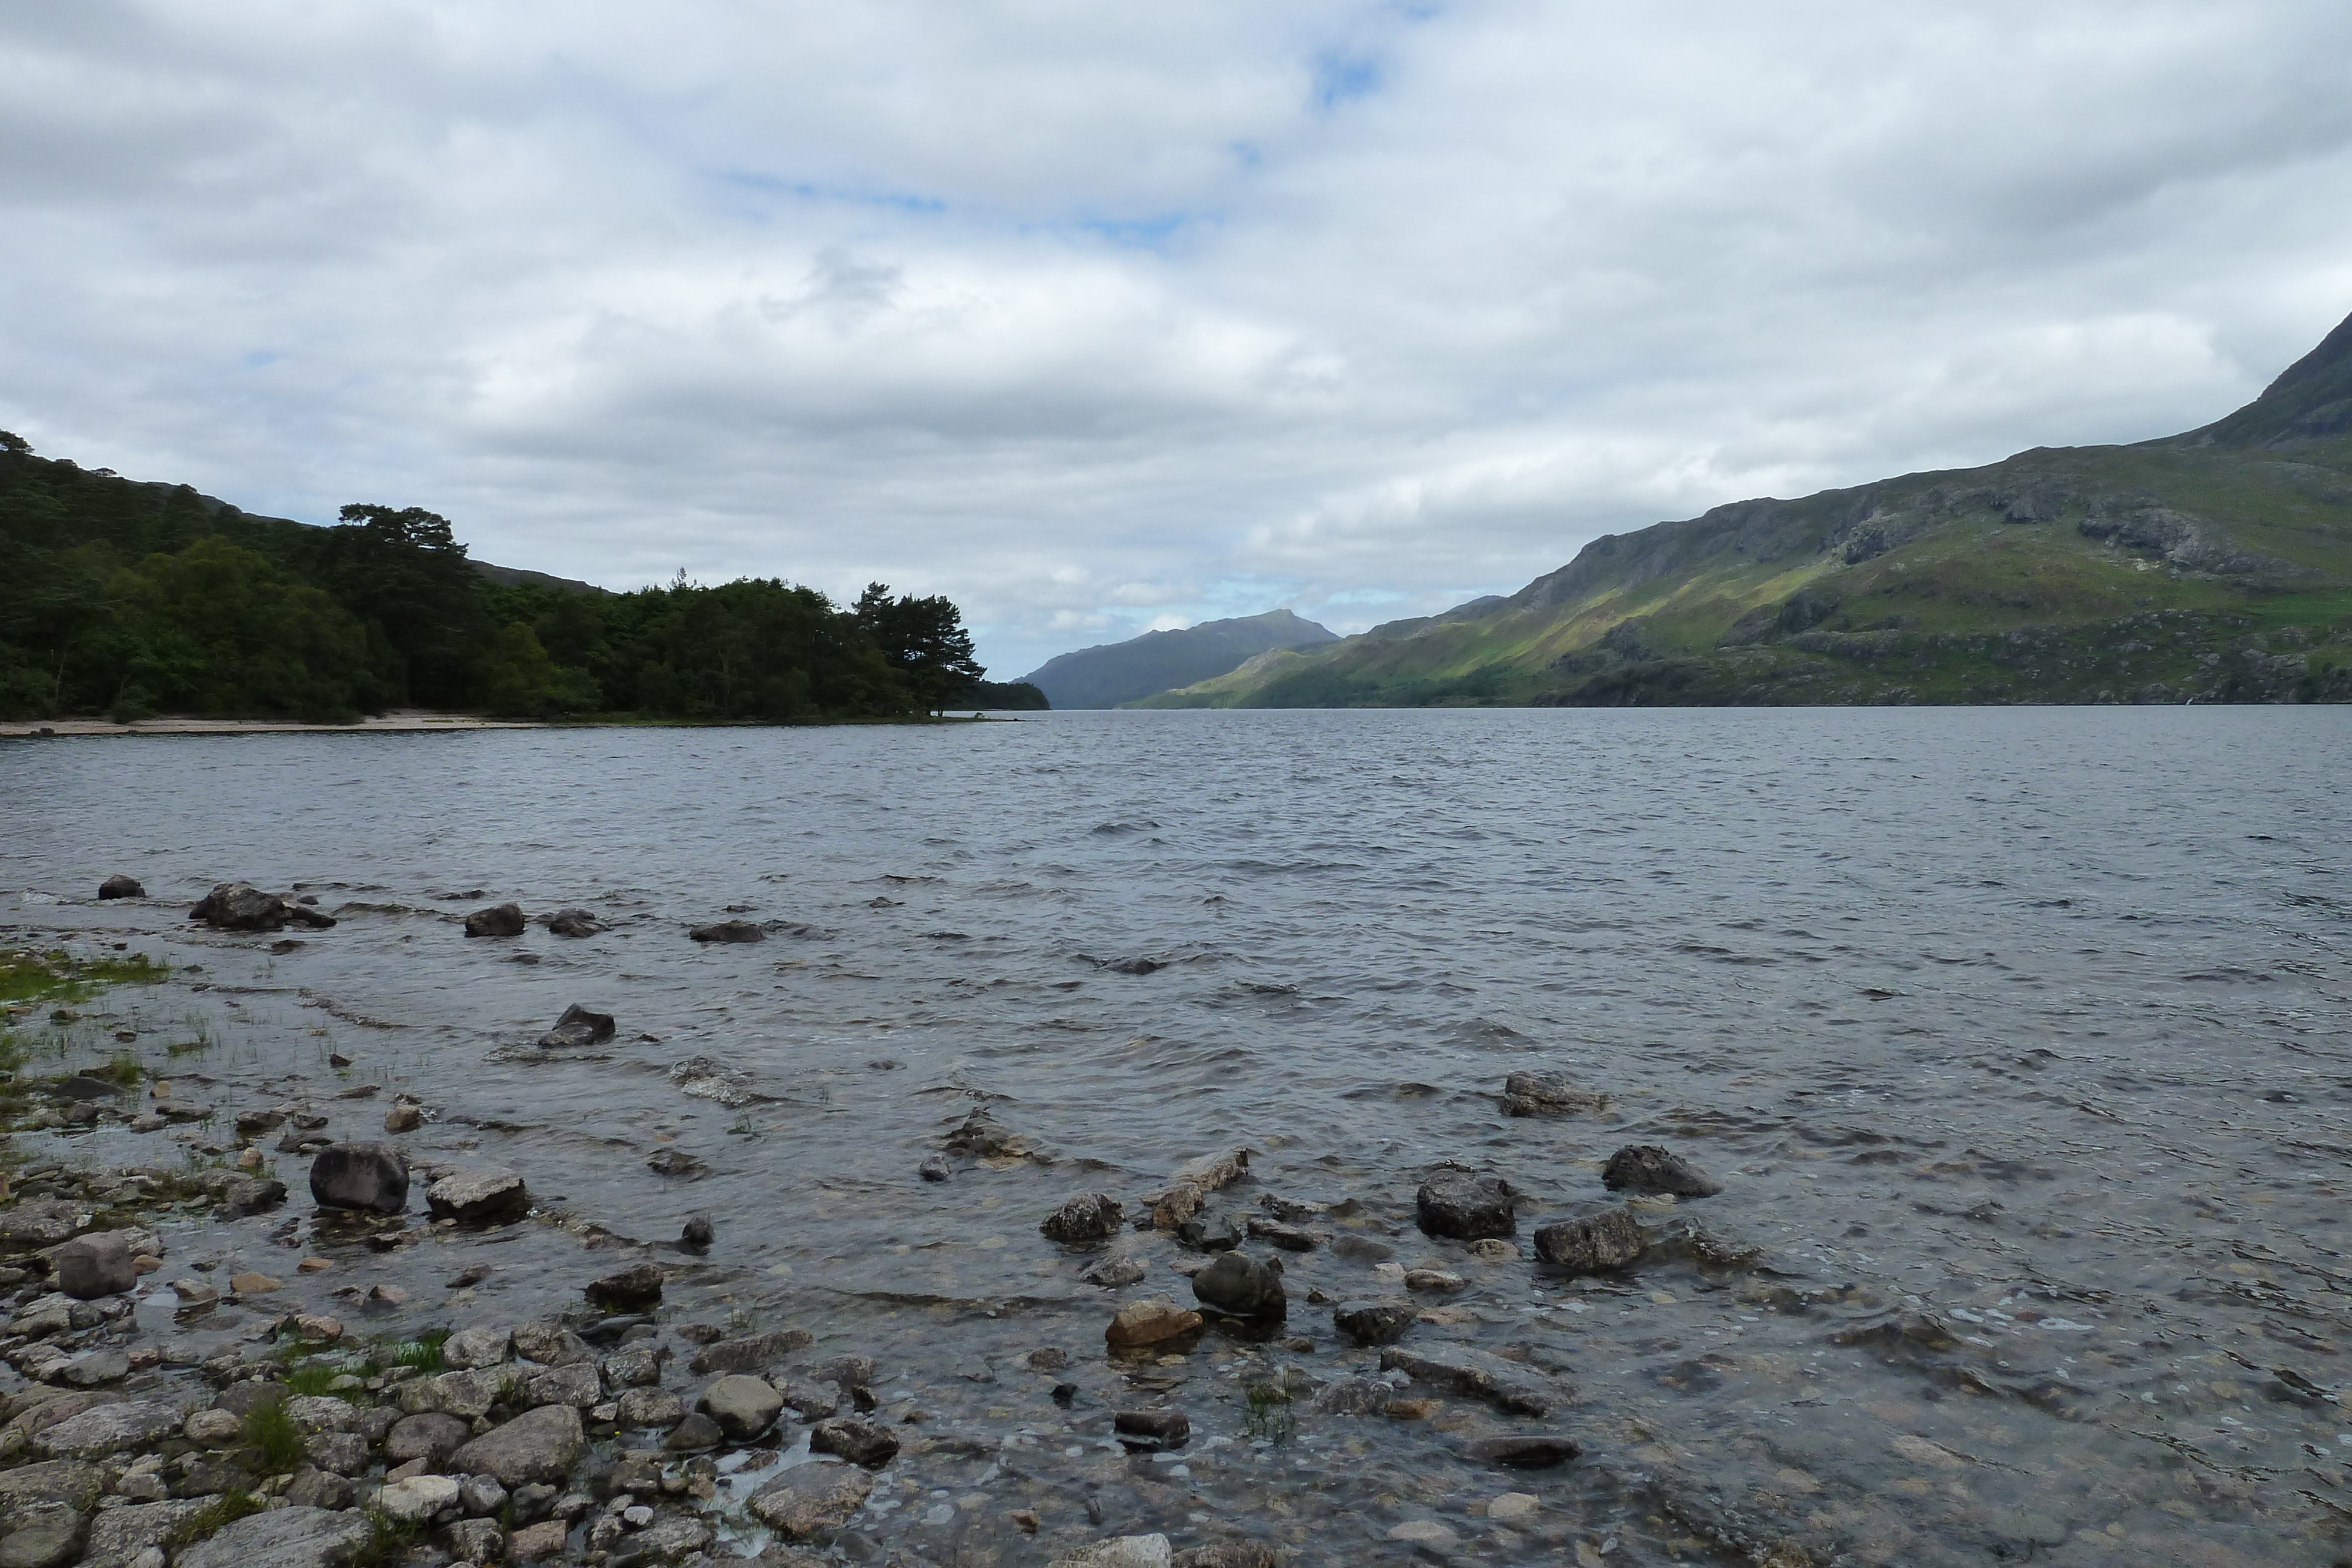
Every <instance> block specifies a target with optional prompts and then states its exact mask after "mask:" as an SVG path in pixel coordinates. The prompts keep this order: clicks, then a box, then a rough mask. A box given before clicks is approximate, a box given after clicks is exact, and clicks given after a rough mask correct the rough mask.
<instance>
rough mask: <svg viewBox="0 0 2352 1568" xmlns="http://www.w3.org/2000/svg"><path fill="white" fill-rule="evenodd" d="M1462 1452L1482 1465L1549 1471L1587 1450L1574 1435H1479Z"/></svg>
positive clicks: (1578, 1456)
mask: <svg viewBox="0 0 2352 1568" xmlns="http://www.w3.org/2000/svg"><path fill="white" fill-rule="evenodd" d="M1463 1451H1464V1452H1465V1453H1466V1454H1468V1455H1469V1456H1470V1457H1471V1458H1474V1459H1475V1460H1477V1461H1478V1462H1479V1463H1480V1464H1482V1465H1500V1466H1502V1467H1503V1468H1505V1469H1513V1470H1548V1469H1553V1468H1554V1467H1555V1466H1559V1465H1564V1464H1566V1463H1568V1462H1569V1461H1570V1459H1573V1458H1580V1457H1581V1456H1582V1455H1583V1453H1584V1449H1583V1448H1581V1447H1580V1446H1579V1445H1578V1444H1577V1443H1576V1441H1575V1440H1574V1439H1573V1438H1570V1437H1557V1436H1553V1435H1550V1434H1543V1433H1534V1434H1526V1435H1521V1436H1516V1437H1480V1438H1477V1439H1475V1441H1473V1442H1471V1443H1470V1444H1469V1445H1468V1446H1467V1447H1466V1448H1465V1449H1464V1450H1463Z"/></svg>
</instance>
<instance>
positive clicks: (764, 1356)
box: [687, 1329, 816, 1376]
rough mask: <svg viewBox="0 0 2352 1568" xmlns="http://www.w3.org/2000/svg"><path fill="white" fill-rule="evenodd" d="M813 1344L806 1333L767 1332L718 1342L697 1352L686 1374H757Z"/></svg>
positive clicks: (810, 1336) (772, 1330) (804, 1330)
mask: <svg viewBox="0 0 2352 1568" xmlns="http://www.w3.org/2000/svg"><path fill="white" fill-rule="evenodd" d="M814 1343H816V1341H815V1339H814V1336H812V1335H811V1334H810V1333H809V1332H808V1331H807V1330H806V1329H770V1330H768V1331H767V1332H766V1333H755V1334H745V1335H744V1336H743V1337H741V1338H740V1339H722V1340H719V1341H717V1342H716V1343H711V1344H706V1345H704V1346H703V1347H702V1348H701V1350H699V1351H698V1352H697V1353H696V1354H695V1357H694V1359H693V1360H692V1361H690V1362H688V1364H687V1370H688V1371H689V1372H692V1373H695V1374H697V1375H705V1376H707V1375H709V1374H711V1373H714V1372H758V1371H760V1370H761V1368H763V1367H769V1366H773V1365H774V1364H776V1363H777V1362H780V1361H782V1359H783V1358H784V1357H786V1356H788V1355H790V1354H793V1352H794V1351H796V1350H806V1349H807V1348H808V1347H809V1346H810V1345H812V1344H814Z"/></svg>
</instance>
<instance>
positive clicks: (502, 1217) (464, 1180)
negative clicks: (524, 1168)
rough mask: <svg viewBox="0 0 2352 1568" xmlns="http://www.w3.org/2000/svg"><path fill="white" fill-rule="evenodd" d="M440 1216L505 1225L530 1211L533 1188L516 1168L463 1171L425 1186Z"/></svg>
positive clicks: (462, 1222)
mask: <svg viewBox="0 0 2352 1568" xmlns="http://www.w3.org/2000/svg"><path fill="white" fill-rule="evenodd" d="M425 1203H426V1204H427V1205H428V1206H429V1207H431V1208H432V1210H433V1218H436V1219H454V1220H456V1221H457V1223H458V1224H460V1225H504V1224H507V1223H509V1221H512V1220H517V1219H520V1218H522V1217H523V1216H525V1215H527V1214H529V1213H530V1188H529V1187H528V1186H524V1185H523V1179H522V1177H520V1176H517V1175H516V1174H515V1173H514V1172H512V1171H460V1172H457V1174H455V1175H452V1176H443V1177H442V1178H441V1179H440V1180H439V1181H436V1182H435V1183H434V1184H433V1185H432V1186H429V1187H427V1188H425Z"/></svg>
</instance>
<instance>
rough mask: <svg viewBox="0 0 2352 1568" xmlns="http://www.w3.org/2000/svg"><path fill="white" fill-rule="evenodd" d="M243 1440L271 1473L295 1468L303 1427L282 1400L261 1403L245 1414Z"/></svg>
mask: <svg viewBox="0 0 2352 1568" xmlns="http://www.w3.org/2000/svg"><path fill="white" fill-rule="evenodd" d="M245 1440H246V1442H247V1444H248V1445H250V1446H251V1447H252V1448H253V1450H254V1451H255V1452H256V1453H257V1454H258V1455H259V1456H260V1457H261V1466H262V1469H264V1470H265V1471H267V1472H268V1473H269V1474H271V1475H282V1474H284V1473H285V1472H287V1471H289V1470H291V1469H296V1468H297V1467H299V1465H300V1464H301V1463H302V1459H303V1457H304V1454H305V1452H306V1448H305V1446H304V1444H303V1441H302V1428H301V1427H297V1426H296V1425H295V1424H294V1417H293V1416H289V1415H288V1414H287V1413H286V1406H284V1405H283V1404H278V1403H272V1404H268V1405H263V1406H258V1407H257V1408H256V1409H255V1410H254V1411H253V1413H252V1414H251V1415H249V1416H247V1417H246V1418H245ZM222 1522H223V1523H226V1522H227V1521H226V1520H224V1521H222Z"/></svg>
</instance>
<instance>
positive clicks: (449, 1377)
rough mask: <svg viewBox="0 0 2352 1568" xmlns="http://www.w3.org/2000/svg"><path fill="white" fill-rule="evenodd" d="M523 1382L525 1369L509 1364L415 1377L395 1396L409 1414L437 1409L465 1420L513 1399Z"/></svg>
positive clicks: (395, 1400)
mask: <svg viewBox="0 0 2352 1568" xmlns="http://www.w3.org/2000/svg"><path fill="white" fill-rule="evenodd" d="M522 1386H523V1373H522V1369H521V1368H520V1367H518V1366H515V1365H513V1364H504V1365H499V1366H484V1367H477V1368H474V1369H473V1370H470V1371H467V1372H445V1373H442V1374H441V1375H439V1376H437V1377H419V1378H415V1379H413V1380H411V1381H409V1382H407V1383H404V1384H402V1385H400V1387H399V1389H398V1391H397V1392H396V1393H395V1395H394V1402H395V1403H396V1404H398V1405H399V1406H400V1408H401V1410H402V1411H403V1412H404V1414H407V1415H411V1416H420V1415H424V1414H425V1413H427V1412H429V1411H436V1410H437V1411H440V1412H442V1413H443V1414H445V1415H449V1416H456V1417H457V1418H458V1419H459V1420H461V1421H473V1420H478V1419H479V1418H480V1417H482V1416H487V1415H488V1414H489V1413H490V1406H493V1405H498V1404H501V1403H504V1402H506V1401H509V1400H510V1399H512V1398H513V1397H514V1396H516V1395H517V1394H519V1393H520V1392H521V1390H522Z"/></svg>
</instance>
